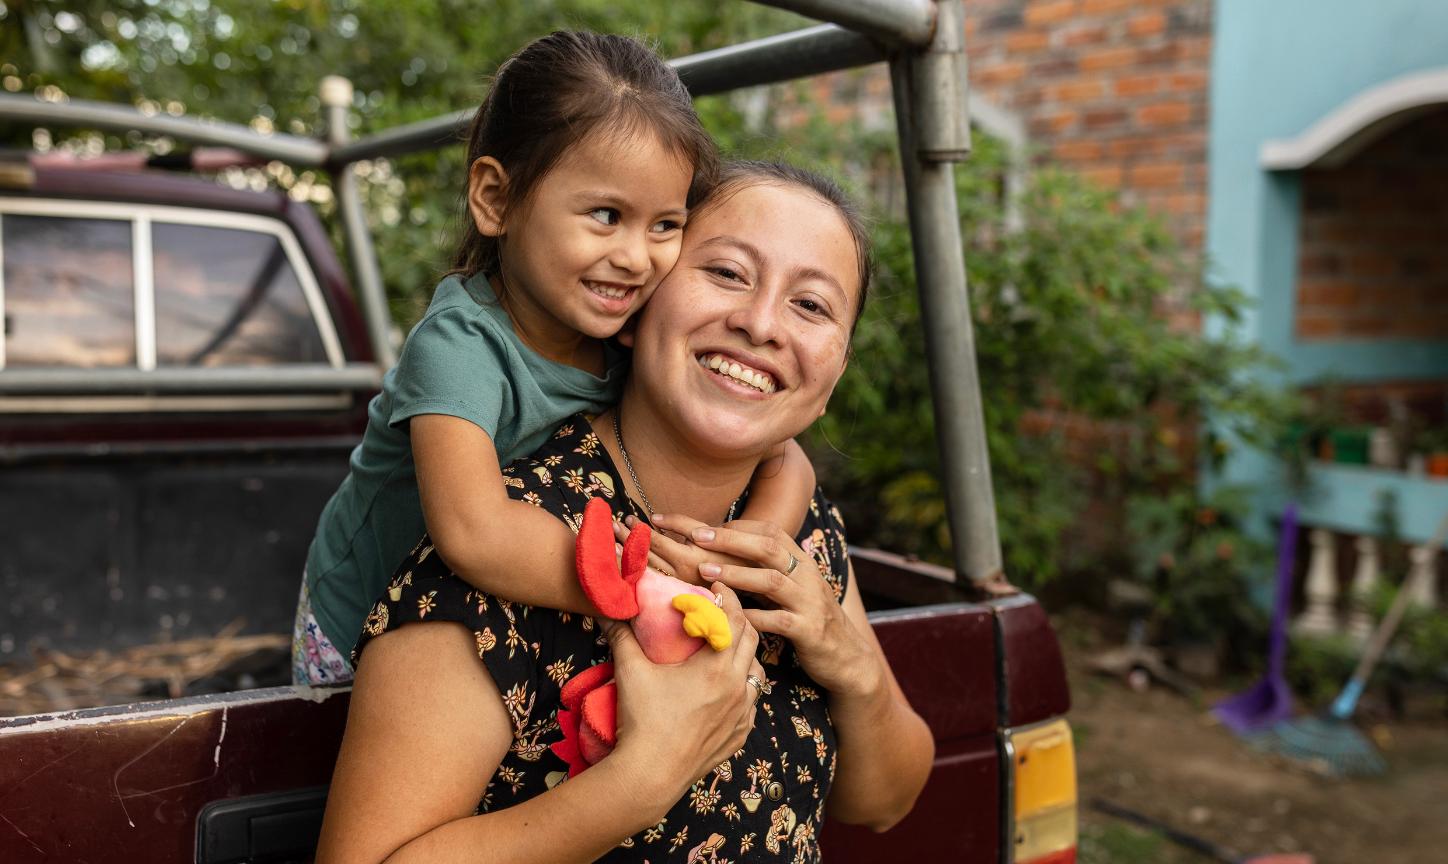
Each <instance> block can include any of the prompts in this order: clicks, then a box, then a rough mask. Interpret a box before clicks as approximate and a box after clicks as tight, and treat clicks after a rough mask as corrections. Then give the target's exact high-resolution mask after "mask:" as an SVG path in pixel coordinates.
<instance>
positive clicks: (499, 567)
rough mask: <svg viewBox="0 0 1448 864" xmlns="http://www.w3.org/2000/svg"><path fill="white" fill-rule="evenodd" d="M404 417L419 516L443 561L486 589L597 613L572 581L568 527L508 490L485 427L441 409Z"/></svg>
mask: <svg viewBox="0 0 1448 864" xmlns="http://www.w3.org/2000/svg"><path fill="white" fill-rule="evenodd" d="M409 422H410V424H411V429H410V432H411V436H412V458H413V462H414V463H415V464H416V466H417V486H418V491H419V492H420V494H421V498H422V516H423V519H424V521H426V523H427V530H428V533H429V534H431V535H432V542H433V544H434V545H435V546H436V548H437V553H438V554H439V555H441V556H442V559H443V560H444V561H446V562H447V565H448V567H449V568H451V569H452V571H453V572H454V573H456V574H457V575H458V576H460V577H461V578H462V579H463V580H464V581H466V582H467V583H468V584H470V585H472V586H474V587H476V588H481V589H482V590H484V591H486V592H488V593H489V594H496V595H498V596H499V597H507V598H508V599H509V600H516V601H518V602H520V603H526V604H528V605H530V606H543V607H546V608H549V609H562V610H564V611H567V612H581V613H583V614H585V615H598V610H597V609H596V608H594V606H593V604H592V603H590V602H589V600H588V597H587V596H586V595H584V593H583V589H582V588H581V587H580V586H579V584H578V571H577V569H576V566H575V564H574V542H575V538H574V535H573V532H572V531H570V530H569V529H568V526H567V525H565V524H563V522H561V521H559V520H558V519H556V518H555V517H553V516H552V515H550V514H549V513H547V512H546V511H544V510H543V509H542V508H540V507H534V506H533V505H532V504H528V503H526V502H524V501H515V500H513V499H512V498H510V497H508V490H507V488H506V487H504V486H503V474H502V468H501V466H499V465H498V453H497V450H496V449H495V448H494V446H493V439H492V438H490V437H489V436H488V433H486V432H484V431H483V430H482V429H480V428H478V426H477V425H476V424H475V423H472V422H470V421H467V420H463V419H462V418H459V417H452V416H448V415H446V414H422V415H419V416H416V417H413V418H412V420H411V421H409ZM559 482H561V481H559Z"/></svg>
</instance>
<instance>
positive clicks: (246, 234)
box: [0, 154, 380, 662]
mask: <svg viewBox="0 0 1448 864" xmlns="http://www.w3.org/2000/svg"><path fill="white" fill-rule="evenodd" d="M122 155H123V156H124V155H126V154H122ZM238 155H239V154H238ZM4 168H5V170H4V171H3V172H0V260H3V262H4V265H3V270H0V306H3V313H4V327H3V331H0V464H3V466H4V468H3V471H0V523H3V524H5V525H6V526H7V527H8V528H9V529H10V530H9V532H7V533H10V534H11V536H14V537H18V538H23V540H22V542H20V543H19V544H18V545H17V546H15V547H12V548H11V549H9V550H7V554H6V555H5V556H4V561H3V563H0V587H3V589H4V591H5V601H4V604H5V609H6V612H7V614H6V615H4V616H3V617H0V662H5V661H6V660H7V659H15V658H17V657H18V656H22V655H23V653H24V652H25V651H26V650H27V648H28V647H36V646H39V647H51V648H63V649H66V650H90V649H97V648H116V647H124V646H130V645H139V644H146V643H151V642H158V641H165V640H172V639H182V638H187V637H192V636H199V635H204V634H213V633H216V632H217V631H218V630H220V629H221V628H223V627H225V626H226V625H228V624H229V623H230V622H232V621H234V620H237V619H238V618H239V617H243V618H245V619H246V621H245V624H244V628H245V630H246V631H247V632H257V633H261V632H285V631H286V630H287V629H288V627H289V626H290V621H291V611H292V610H291V607H292V604H293V598H291V597H289V596H287V595H289V594H294V593H295V590H296V588H295V585H296V583H297V579H298V578H299V574H300V572H301V562H302V561H303V560H304V558H305V554H306V546H307V543H308V542H309V541H310V539H311V532H312V529H313V527H314V525H315V521H316V513H317V512H319V510H320V508H321V505H322V504H323V503H324V502H325V501H326V499H327V497H328V496H329V495H330V494H331V492H332V490H333V489H335V488H336V485H337V483H338V482H340V480H341V478H342V477H343V476H344V475H345V471H346V456H347V453H348V451H349V450H350V449H351V447H352V446H353V445H355V443H356V441H357V439H358V437H359V436H360V434H361V431H362V429H363V427H364V426H365V424H366V400H367V399H368V398H369V397H370V395H371V393H372V392H373V391H374V390H375V388H376V384H377V381H378V380H379V378H380V371H379V370H378V368H377V367H376V365H375V364H374V362H373V360H374V354H373V351H372V346H371V344H370V342H369V341H368V339H367V334H366V330H365V328H364V327H363V325H362V321H361V318H360V316H359V313H358V311H357V306H356V303H355V301H354V299H353V296H352V293H351V291H350V289H349V286H348V283H347V279H346V277H345V274H344V271H343V270H342V267H341V265H340V263H339V261H338V259H337V256H336V254H335V252H334V251H333V249H332V246H331V243H330V241H329V240H328V238H327V235H326V232H325V229H324V227H323V225H322V223H321V221H320V220H319V219H318V218H317V215H316V213H315V212H314V211H313V210H312V209H311V208H310V207H309V206H307V205H306V204H303V203H301V202H298V201H295V200H292V199H291V198H289V197H288V196H287V195H286V194H284V193H282V192H278V191H260V192H259V191H253V190H250V189H233V188H228V187H226V186H223V185H220V184H218V183H216V182H213V181H210V180H206V179H202V178H200V177H195V176H185V175H183V174H180V173H178V172H176V171H167V170H157V169H154V168H147V167H145V165H144V164H143V163H142V162H140V161H139V160H130V161H129V162H126V161H122V160H121V159H110V160H105V159H103V160H98V163H90V162H83V161H80V160H76V159H66V158H54V157H51V158H45V157H39V156H30V157H28V158H21V159H13V160H10V161H7V162H6V163H5V166H4ZM248 377H250V378H251V379H252V380H251V381H250V382H248V381H247V380H246V379H247V378H248ZM177 538H185V542H183V543H178V542H176V539H177Z"/></svg>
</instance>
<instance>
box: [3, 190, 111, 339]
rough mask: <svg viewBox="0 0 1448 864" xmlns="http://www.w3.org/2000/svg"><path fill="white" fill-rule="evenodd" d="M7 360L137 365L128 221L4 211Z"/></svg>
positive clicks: (4, 298)
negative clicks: (5, 212)
mask: <svg viewBox="0 0 1448 864" xmlns="http://www.w3.org/2000/svg"><path fill="white" fill-rule="evenodd" d="M0 242H3V245H0V254H3V255H4V261H5V267H4V283H3V285H4V297H3V300H4V312H5V338H4V346H5V354H4V362H5V365H6V366H10V367H39V366H87V367H99V366H134V365H136V302H135V281H134V280H135V268H134V266H133V259H132V254H131V251H132V250H131V223H130V222H126V221H120V220H115V219H76V218H71V217H64V216H32V215H20V214H14V213H7V214H5V215H4V216H3V217H0Z"/></svg>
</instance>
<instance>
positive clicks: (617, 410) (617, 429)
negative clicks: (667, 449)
mask: <svg viewBox="0 0 1448 864" xmlns="http://www.w3.org/2000/svg"><path fill="white" fill-rule="evenodd" d="M622 415H623V408H622V406H621V405H615V406H614V408H613V440H614V441H615V442H617V443H618V452H619V455H621V456H623V467H624V468H625V469H627V470H628V476H629V479H631V480H633V485H634V491H636V492H638V493H639V498H640V499H642V500H643V504H644V509H645V511H647V514H648V520H649V522H650V523H652V522H653V521H654V514H655V513H657V512H658V511H657V510H655V509H654V505H653V502H651V501H649V493H647V492H645V491H644V484H642V483H640V482H639V475H638V472H637V471H635V470H634V466H633V460H632V459H630V458H629V455H628V448H627V447H625V446H623V428H622V427H621V426H620V423H619V417H620V416H622ZM738 509H739V499H738V498H735V499H734V501H733V503H731V504H730V505H729V512H728V513H727V514H725V516H724V521H725V522H733V521H734V515H735V511H736V510H738Z"/></svg>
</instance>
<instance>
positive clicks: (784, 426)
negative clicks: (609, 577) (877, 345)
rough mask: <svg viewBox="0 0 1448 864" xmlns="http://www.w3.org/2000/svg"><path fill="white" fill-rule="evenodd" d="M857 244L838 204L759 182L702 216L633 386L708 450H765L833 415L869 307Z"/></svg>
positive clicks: (663, 297)
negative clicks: (856, 328) (860, 310)
mask: <svg viewBox="0 0 1448 864" xmlns="http://www.w3.org/2000/svg"><path fill="white" fill-rule="evenodd" d="M856 258H857V256H856V250H855V243H854V239H853V238H852V236H851V234H850V230H849V228H848V227H847V226H846V224H845V221H844V219H843V218H842V217H841V216H840V214H839V213H838V212H837V211H836V210H835V209H834V207H833V206H831V205H830V204H828V203H826V202H824V201H822V200H820V199H819V198H818V197H816V196H815V195H814V194H812V193H810V192H808V191H806V190H803V189H800V188H798V187H794V186H788V185H778V184H773V183H761V184H759V185H753V186H746V187H744V188H742V189H739V190H737V191H734V192H732V193H728V194H727V197H726V198H724V199H723V200H722V201H720V202H719V203H717V204H713V205H711V206H708V207H706V208H705V209H704V210H702V211H701V212H699V213H697V214H696V216H695V218H694V221H693V222H692V223H691V224H690V225H689V230H688V233H687V236H686V237H685V240H684V248H683V251H682V254H681V255H680V257H679V263H678V265H677V266H676V267H675V268H674V270H673V272H672V273H671V274H670V275H669V277H668V279H666V280H665V281H664V284H663V285H661V286H660V289H659V292H658V294H657V296H655V297H654V299H653V302H651V303H650V304H649V305H648V308H646V309H645V310H644V312H643V314H642V315H641V316H640V319H639V324H638V330H637V333H636V334H635V340H634V345H635V351H634V358H633V363H634V374H633V378H634V380H635V385H634V386H636V387H638V388H639V390H640V391H641V393H642V395H644V396H645V397H646V399H647V400H648V402H649V403H651V404H652V406H654V410H653V413H654V414H655V415H656V416H657V417H659V418H660V419H662V420H663V421H664V422H670V423H677V424H679V427H680V429H681V431H683V432H684V433H685V434H686V436H687V437H688V438H690V439H691V440H696V441H699V442H701V443H702V444H703V446H704V448H705V449H706V450H709V451H711V452H714V453H717V454H719V455H721V456H723V455H726V454H740V455H742V454H745V453H762V452H764V451H765V450H767V449H768V448H770V447H773V446H774V445H776V444H778V443H779V442H781V441H783V440H785V439H787V438H791V437H793V436H795V435H797V434H799V433H800V432H802V431H804V429H805V428H806V427H808V426H809V424H810V423H813V422H814V421H815V419H817V418H818V417H819V416H820V415H821V414H822V413H824V408H825V403H826V402H827V401H828V400H829V397H830V393H831V392H832V391H833V390H834V386H835V382H836V381H838V380H839V377H840V374H841V373H842V372H843V371H844V369H845V360H846V356H847V351H848V347H849V338H850V325H851V322H852V321H853V320H854V315H855V307H856V306H857V305H858V303H859V300H860V297H859V295H860V275H859V273H858V265H857V263H856Z"/></svg>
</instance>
